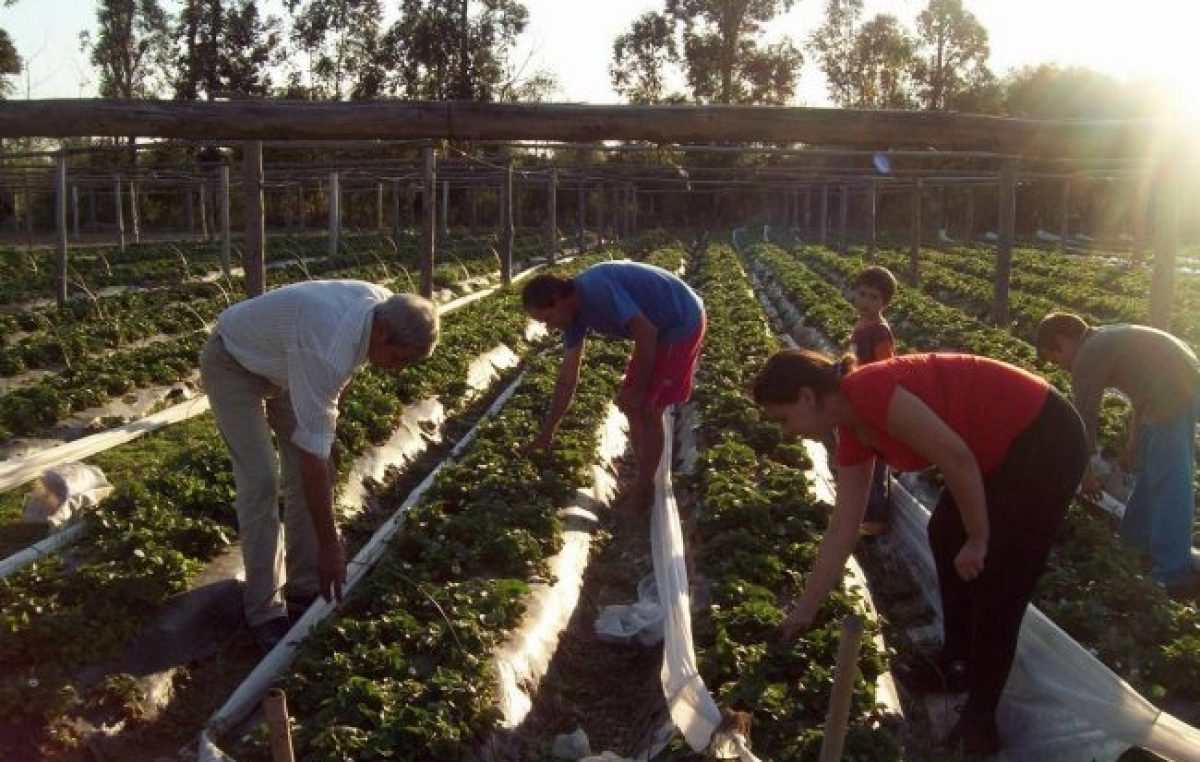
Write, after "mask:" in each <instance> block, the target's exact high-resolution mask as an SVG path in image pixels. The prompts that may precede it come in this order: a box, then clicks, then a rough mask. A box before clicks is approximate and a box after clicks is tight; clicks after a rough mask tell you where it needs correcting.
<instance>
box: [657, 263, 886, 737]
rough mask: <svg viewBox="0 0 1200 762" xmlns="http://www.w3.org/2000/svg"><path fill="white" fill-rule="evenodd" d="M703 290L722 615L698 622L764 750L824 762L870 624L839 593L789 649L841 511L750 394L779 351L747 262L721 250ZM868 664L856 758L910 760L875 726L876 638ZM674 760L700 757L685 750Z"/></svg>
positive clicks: (703, 378)
mask: <svg viewBox="0 0 1200 762" xmlns="http://www.w3.org/2000/svg"><path fill="white" fill-rule="evenodd" d="M694 282H695V285H696V286H697V288H698V290H699V291H700V293H701V294H702V295H703V297H704V300H705V305H706V307H707V309H708V314H709V333H708V338H707V340H706V342H705V349H704V357H703V362H702V365H701V369H700V373H699V376H698V379H697V381H698V383H697V392H696V404H697V406H698V409H699V412H700V418H701V430H700V437H699V439H700V446H701V452H700V460H699V463H698V467H697V470H696V477H695V479H694V483H693V484H692V485H691V488H692V489H693V490H694V492H695V494H696V497H697V498H698V507H697V510H696V518H695V524H696V527H695V532H693V533H692V535H691V536H692V537H693V545H692V548H691V551H692V553H693V554H694V568H695V570H696V572H697V574H699V575H702V577H703V579H704V581H705V582H707V583H708V584H709V585H711V590H712V604H711V606H710V607H709V609H708V610H707V611H706V612H704V613H702V614H700V615H698V616H697V618H696V622H695V639H696V646H697V652H698V655H699V658H700V668H701V673H702V675H703V677H704V679H705V682H706V684H707V685H708V686H709V687H710V689H712V690H713V692H714V695H715V697H716V699H717V701H718V703H719V704H721V705H722V706H725V707H728V708H732V709H735V710H741V711H748V712H750V713H752V715H753V718H754V722H753V724H752V741H753V748H754V750H755V752H756V754H758V755H759V756H764V757H766V758H771V759H795V760H800V759H806V760H814V759H816V758H817V755H818V752H819V750H820V745H821V740H822V731H821V729H820V728H821V726H822V725H823V720H824V717H825V713H826V711H827V706H828V701H829V691H830V689H831V687H832V676H833V664H834V663H835V661H836V658H837V657H836V654H837V648H838V636H839V631H840V620H841V618H842V617H843V616H845V615H847V614H851V613H854V614H858V615H860V616H861V615H863V612H864V607H863V602H862V601H861V599H859V598H857V597H856V596H855V595H853V594H850V593H847V592H842V591H835V592H834V593H833V594H831V596H830V597H829V600H828V601H827V602H826V604H825V605H824V606H822V609H821V613H820V616H819V618H818V620H817V621H816V623H815V624H814V626H813V627H812V628H811V629H810V630H809V631H808V632H806V633H804V634H803V635H801V636H800V638H799V639H797V640H796V641H795V642H793V643H786V644H784V643H780V642H779V634H778V627H779V625H780V623H781V622H782V621H783V618H784V616H785V611H786V608H787V606H788V603H789V602H790V601H791V600H792V599H794V598H795V597H796V596H797V595H799V593H800V591H801V590H802V588H803V581H804V572H805V570H806V569H808V568H810V567H811V566H812V564H813V562H814V560H815V559H816V554H817V548H818V545H819V543H820V539H821V535H822V532H823V530H824V528H825V526H826V524H827V522H828V515H829V506H828V505H825V504H823V503H821V502H819V501H817V500H816V499H815V498H814V497H813V495H812V492H811V489H810V486H809V484H810V482H809V474H808V473H807V472H808V471H809V470H810V469H811V466H812V463H811V461H810V460H809V459H808V457H807V455H806V454H805V451H804V449H803V447H802V446H800V445H799V444H797V443H794V442H787V441H785V439H784V437H783V434H782V432H781V431H780V430H779V428H778V427H777V426H775V425H773V424H771V423H769V422H767V421H765V420H764V419H763V418H762V417H761V415H760V413H759V411H758V409H757V408H756V406H755V405H754V404H753V403H752V402H751V401H750V400H749V399H748V398H747V395H746V389H747V388H748V386H749V384H750V380H751V378H752V376H753V374H754V373H755V372H756V371H757V369H758V368H759V367H761V365H762V364H763V363H764V362H765V360H766V358H767V357H768V356H769V355H770V354H771V353H772V352H773V351H774V350H775V349H777V348H778V346H777V344H776V342H775V340H774V338H773V337H772V336H771V334H770V332H769V330H768V329H767V326H766V323H765V321H764V316H763V313H762V309H761V307H760V306H759V305H758V303H757V301H756V300H755V299H754V297H753V295H752V294H751V293H750V291H749V288H748V285H749V283H748V280H747V278H746V276H745V274H744V273H743V272H742V270H741V266H740V264H739V260H738V257H737V256H736V254H734V253H733V251H732V250H730V249H729V248H728V247H727V246H723V245H721V246H710V247H709V250H708V252H707V253H706V254H705V255H704V256H703V257H702V259H701V262H700V264H699V267H698V268H697V271H696V276H695V278H694ZM859 666H860V668H861V672H860V674H859V676H858V678H857V681H856V686H855V694H854V702H853V706H852V710H851V722H850V729H849V735H848V739H847V751H846V753H847V755H849V756H852V757H853V758H856V759H873V760H886V759H899V749H898V747H897V745H896V743H895V741H894V739H893V738H892V737H891V735H890V734H888V733H887V732H885V731H882V730H880V729H878V728H876V727H874V719H875V712H876V707H875V693H874V684H875V680H876V678H877V677H878V676H879V675H880V673H882V672H883V671H885V670H886V665H885V661H884V658H883V655H882V654H881V653H880V652H879V651H878V650H876V649H875V647H874V646H873V645H872V643H871V641H870V640H868V641H867V642H866V643H865V644H864V647H863V652H862V655H861V656H860V660H859ZM668 758H670V759H689V758H691V756H690V754H689V752H688V751H687V750H686V749H685V748H684V746H683V744H682V742H676V743H675V745H674V746H673V748H672V750H671V752H670V753H669V755H668Z"/></svg>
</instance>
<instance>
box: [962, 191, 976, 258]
mask: <svg viewBox="0 0 1200 762" xmlns="http://www.w3.org/2000/svg"><path fill="white" fill-rule="evenodd" d="M963 238H965V239H966V241H967V243H968V244H970V243H972V242H973V241H974V240H975V186H973V185H968V186H967V219H966V224H964V225H963Z"/></svg>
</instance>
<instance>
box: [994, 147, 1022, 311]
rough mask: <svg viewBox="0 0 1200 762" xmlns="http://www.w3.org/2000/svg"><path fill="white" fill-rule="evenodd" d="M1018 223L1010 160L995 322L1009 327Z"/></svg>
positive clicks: (1003, 173)
mask: <svg viewBox="0 0 1200 762" xmlns="http://www.w3.org/2000/svg"><path fill="white" fill-rule="evenodd" d="M1016 220H1017V165H1016V163H1015V162H1014V161H1012V160H1011V159H1009V160H1008V161H1005V162H1004V166H1003V168H1001V170H1000V246H999V247H998V248H997V249H996V283H995V294H996V296H995V303H994V305H993V310H992V322H994V323H995V324H996V325H997V326H1001V327H1003V326H1007V325H1008V287H1009V281H1010V279H1011V276H1012V247H1013V230H1014V227H1015V226H1016Z"/></svg>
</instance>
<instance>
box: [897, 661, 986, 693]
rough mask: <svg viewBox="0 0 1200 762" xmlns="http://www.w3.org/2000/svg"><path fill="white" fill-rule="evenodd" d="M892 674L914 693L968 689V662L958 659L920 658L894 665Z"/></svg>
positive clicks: (959, 691) (962, 691) (956, 691)
mask: <svg viewBox="0 0 1200 762" xmlns="http://www.w3.org/2000/svg"><path fill="white" fill-rule="evenodd" d="M892 676H893V677H895V678H896V681H897V682H898V683H900V684H901V685H902V686H904V688H905V689H906V690H908V691H910V692H912V693H917V694H921V693H964V692H966V690H967V687H968V684H967V681H968V677H969V674H968V672H967V663H966V662H964V661H962V660H959V659H956V660H954V661H951V662H950V663H949V664H946V665H944V666H943V665H942V663H941V661H940V660H938V661H932V660H929V659H924V658H919V659H914V660H912V661H901V662H898V663H896V664H893V665H892Z"/></svg>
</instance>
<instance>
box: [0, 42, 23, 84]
mask: <svg viewBox="0 0 1200 762" xmlns="http://www.w3.org/2000/svg"><path fill="white" fill-rule="evenodd" d="M20 73H21V56H20V55H18V54H17V46H16V45H13V41H12V37H10V36H9V34H8V31H7V30H4V29H0V98H7V97H8V96H9V95H11V94H12V91H13V83H12V81H11V80H9V77H11V76H13V75H16V74H20Z"/></svg>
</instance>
